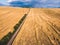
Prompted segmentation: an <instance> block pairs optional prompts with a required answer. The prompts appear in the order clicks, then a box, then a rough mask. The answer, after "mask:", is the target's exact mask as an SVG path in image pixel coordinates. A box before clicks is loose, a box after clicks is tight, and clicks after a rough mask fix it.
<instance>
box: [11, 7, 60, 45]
mask: <svg viewBox="0 0 60 45" xmlns="http://www.w3.org/2000/svg"><path fill="white" fill-rule="evenodd" d="M56 10H57V11H55V9H49V8H31V9H30V12H29V14H28V16H27V18H26V20H25V22H24V25H23V26H22V28H21V30H20V32H19V33H18V35H17V36H16V38H15V40H14V42H13V44H12V45H60V13H59V11H60V9H56ZM56 13H57V14H56ZM58 14H59V15H58Z"/></svg>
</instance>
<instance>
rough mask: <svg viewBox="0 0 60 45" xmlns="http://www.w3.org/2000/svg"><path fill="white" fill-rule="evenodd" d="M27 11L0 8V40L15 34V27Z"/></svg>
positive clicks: (24, 9) (23, 9) (25, 9)
mask: <svg viewBox="0 0 60 45" xmlns="http://www.w3.org/2000/svg"><path fill="white" fill-rule="evenodd" d="M27 11H28V9H27V8H12V7H0V39H2V38H3V37H4V36H5V35H7V34H8V33H9V32H13V30H14V28H13V27H14V26H15V25H16V24H17V23H18V21H19V20H20V19H21V18H22V17H23V15H24V14H25V13H27Z"/></svg>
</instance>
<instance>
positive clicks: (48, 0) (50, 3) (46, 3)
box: [0, 0, 60, 8]
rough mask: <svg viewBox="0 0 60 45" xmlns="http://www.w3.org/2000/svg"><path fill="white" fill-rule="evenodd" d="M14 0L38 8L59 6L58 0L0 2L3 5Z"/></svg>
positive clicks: (59, 0)
mask: <svg viewBox="0 0 60 45" xmlns="http://www.w3.org/2000/svg"><path fill="white" fill-rule="evenodd" d="M14 1H20V2H22V3H24V5H25V4H27V5H33V6H34V7H38V8H39V7H60V0H0V3H2V4H5V5H10V2H14ZM26 2H28V3H26ZM33 3H34V4H33ZM11 5H12V4H11ZM20 5H22V4H20Z"/></svg>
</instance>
